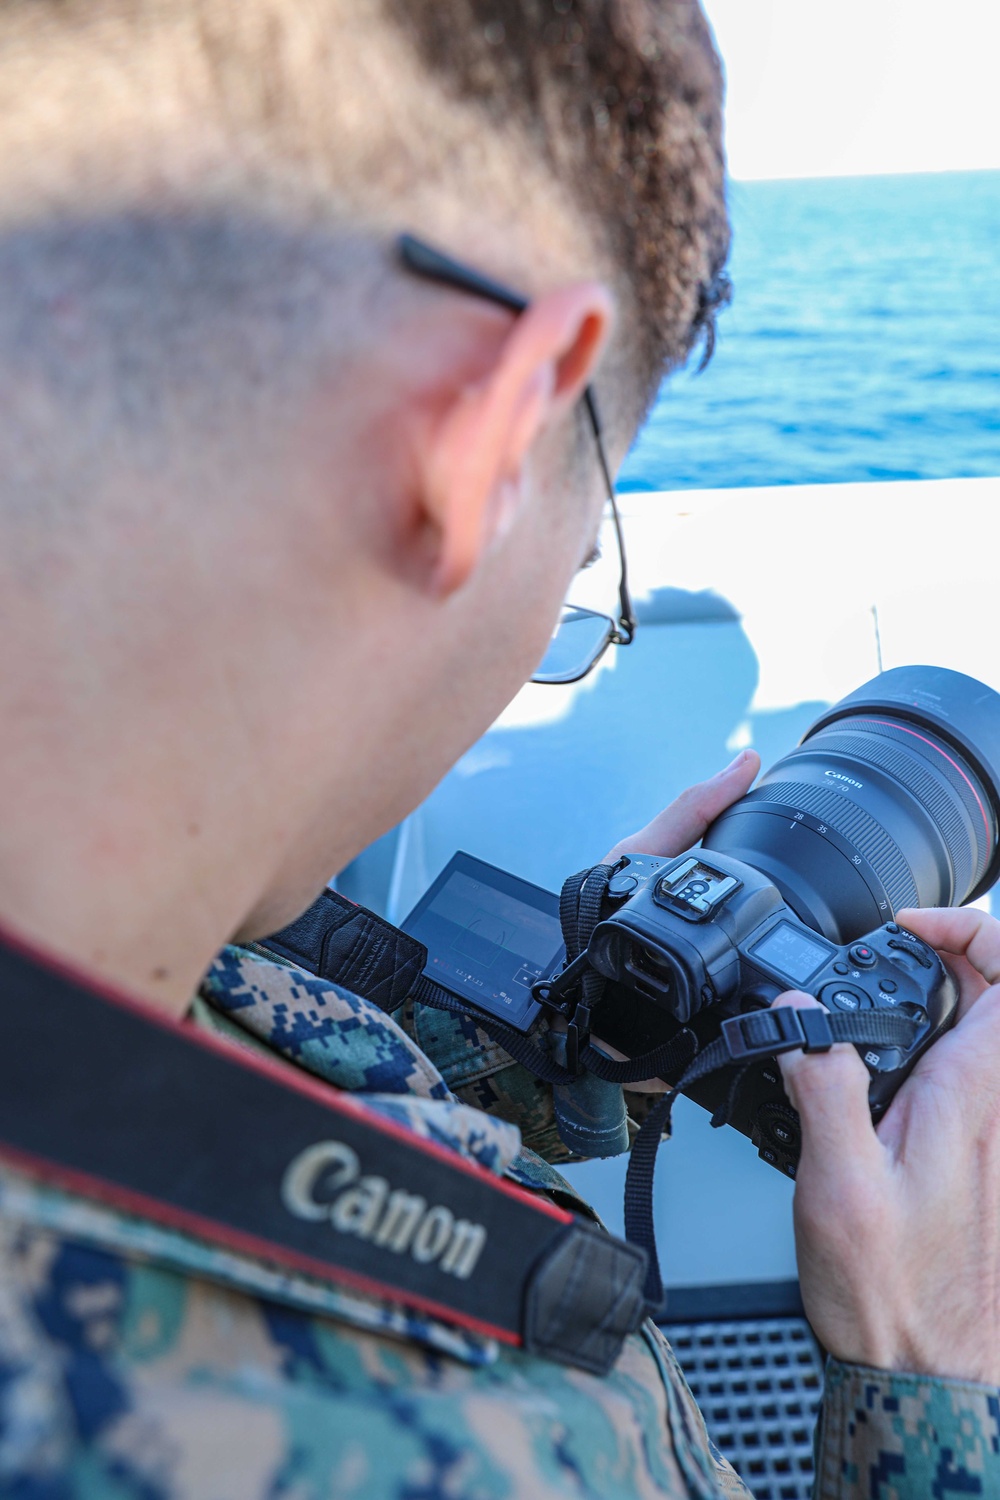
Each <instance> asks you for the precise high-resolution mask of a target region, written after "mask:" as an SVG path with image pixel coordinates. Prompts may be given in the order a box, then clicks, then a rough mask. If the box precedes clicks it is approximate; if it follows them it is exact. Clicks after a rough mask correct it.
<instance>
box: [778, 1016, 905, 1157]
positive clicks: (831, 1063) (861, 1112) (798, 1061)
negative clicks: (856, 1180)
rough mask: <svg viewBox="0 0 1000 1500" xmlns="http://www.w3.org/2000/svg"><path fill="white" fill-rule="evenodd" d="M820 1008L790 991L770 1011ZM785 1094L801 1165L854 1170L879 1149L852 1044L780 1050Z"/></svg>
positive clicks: (862, 1072) (863, 1069) (863, 1071)
mask: <svg viewBox="0 0 1000 1500" xmlns="http://www.w3.org/2000/svg"><path fill="white" fill-rule="evenodd" d="M781 1005H789V1006H792V1007H794V1008H795V1009H798V1010H806V1009H808V1008H809V1007H810V1006H811V1007H812V1008H813V1009H817V1010H823V1009H824V1008H825V1007H823V1006H822V1005H820V1003H819V1001H818V1000H816V999H814V998H813V996H812V995H805V994H802V993H801V991H799V990H792V991H790V992H789V993H788V994H785V995H779V996H778V998H777V1000H775V1001H774V1008H777V1007H778V1006H781ZM778 1064H779V1066H780V1068H781V1074H782V1078H783V1080H784V1084H785V1091H786V1093H787V1094H788V1097H789V1098H790V1099H791V1101H792V1103H793V1104H794V1106H795V1108H796V1109H797V1110H798V1112H799V1116H800V1118H801V1121H802V1163H803V1164H805V1165H806V1168H807V1171H808V1170H809V1163H810V1162H811V1161H817V1162H823V1163H824V1164H825V1165H826V1167H827V1169H829V1165H830V1163H831V1160H838V1159H839V1160H843V1161H847V1162H849V1163H850V1164H851V1166H852V1168H855V1169H856V1168H857V1166H858V1165H859V1164H862V1163H863V1162H864V1160H865V1159H866V1158H869V1157H873V1156H875V1155H877V1153H878V1152H879V1150H880V1147H879V1142H878V1137H877V1136H876V1134H875V1127H874V1125H873V1124H872V1117H871V1111H870V1109H869V1107H868V1085H869V1083H870V1077H869V1073H868V1069H867V1068H866V1067H865V1065H864V1063H863V1062H862V1061H861V1058H860V1057H859V1056H858V1054H857V1052H856V1051H855V1048H854V1046H853V1044H852V1043H850V1042H838V1043H836V1044H835V1045H834V1046H833V1047H831V1049H830V1051H829V1052H783V1053H781V1055H780V1056H779V1058H778Z"/></svg>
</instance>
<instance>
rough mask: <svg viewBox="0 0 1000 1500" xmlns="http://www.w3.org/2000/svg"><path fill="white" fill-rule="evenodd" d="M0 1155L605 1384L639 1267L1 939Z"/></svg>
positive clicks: (400, 1135)
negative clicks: (600, 1376) (601, 1377)
mask: <svg viewBox="0 0 1000 1500" xmlns="http://www.w3.org/2000/svg"><path fill="white" fill-rule="evenodd" d="M0 1158H2V1159H4V1160H6V1161H7V1162H8V1163H10V1164H11V1165H13V1166H15V1167H18V1168H20V1169H22V1170H24V1171H26V1172H28V1173H29V1174H31V1175H33V1176H37V1177H39V1178H41V1179H43V1180H46V1181H50V1182H52V1183H54V1184H56V1185H58V1186H60V1187H62V1188H64V1189H66V1190H68V1191H70V1192H76V1193H81V1194H83V1195H84V1196H86V1197H91V1198H95V1199H98V1200H100V1201H102V1202H105V1203H108V1204H110V1205H111V1206H112V1207H114V1208H116V1209H119V1210H121V1211H123V1212H125V1213H128V1214H138V1215H140V1216H142V1217H143V1218H147V1219H150V1220H152V1221H154V1222H156V1223H159V1224H163V1225H166V1226H168V1227H169V1228H172V1229H176V1230H179V1231H181V1232H184V1233H189V1234H193V1235H195V1236H197V1237H198V1238H199V1239H202V1240H205V1241H208V1242H210V1243H212V1244H215V1245H221V1246H224V1247H225V1248H227V1249H230V1250H233V1251H235V1252H237V1253H242V1254H247V1255H251V1256H254V1257H257V1258H262V1259H264V1260H266V1261H267V1262H269V1263H271V1264H272V1265H277V1266H279V1267H281V1268H282V1269H284V1270H287V1271H290V1272H296V1273H304V1274H306V1275H307V1276H311V1277H316V1278H318V1279H320V1280H323V1281H328V1282H332V1283H335V1284H340V1285H346V1286H348V1287H352V1288H355V1289H357V1290H359V1291H361V1292H364V1293H368V1294H371V1295H375V1296H378V1297H383V1298H388V1299H390V1300H392V1301H394V1302H398V1303H402V1304H404V1305H406V1306H408V1307H412V1308H415V1309H417V1310H420V1311H423V1312H425V1313H427V1314H429V1315H430V1316H432V1317H437V1318H441V1319H443V1320H445V1321H447V1322H450V1323H454V1324H457V1325H459V1326H461V1327H464V1328H467V1329H469V1330H471V1331H474V1332H477V1333H479V1334H483V1335H486V1336H488V1337H493V1338H496V1339H499V1340H502V1341H503V1342H505V1343H508V1344H514V1345H521V1346H523V1347H524V1348H526V1349H528V1350H531V1351H534V1352H536V1353H539V1354H542V1355H544V1356H546V1357H549V1358H552V1359H555V1360H559V1361H561V1362H564V1363H567V1364H572V1365H576V1366H578V1367H579V1368H581V1369H585V1370H591V1371H596V1372H598V1373H601V1372H604V1371H606V1370H607V1369H609V1368H610V1366H611V1364H613V1362H614V1360H615V1358H616V1357H617V1354H618V1352H619V1350H620V1348H621V1344H622V1341H623V1339H624V1338H625V1336H626V1334H627V1333H629V1332H631V1331H633V1330H634V1329H635V1328H637V1327H638V1326H639V1323H640V1322H641V1320H642V1318H643V1316H644V1315H645V1311H646V1308H645V1303H644V1299H643V1293H642V1286H643V1280H644V1276H645V1271H646V1257H645V1254H644V1253H643V1252H642V1251H641V1250H639V1249H637V1248H635V1247H633V1246H631V1245H626V1244H624V1243H622V1242H621V1241H619V1240H616V1239H615V1238H613V1237H612V1236H611V1235H608V1234H606V1233H604V1231H602V1230H600V1229H598V1228H597V1227H596V1226H595V1225H593V1224H590V1223H587V1222H585V1221H584V1220H582V1219H579V1218H576V1217H574V1216H573V1215H571V1214H569V1213H567V1212H565V1211H564V1210H562V1209H560V1208H558V1207H556V1206H555V1205H554V1204H553V1203H551V1202H550V1201H549V1200H548V1199H545V1198H543V1197H539V1196H536V1195H532V1194H530V1193H528V1192H525V1191H524V1190H522V1189H521V1188H519V1187H517V1186H515V1185H514V1184H513V1183H510V1182H507V1181H505V1180H503V1179H501V1178H499V1177H496V1176H494V1175H493V1174H492V1173H490V1172H488V1171H486V1170H484V1169H483V1168H480V1167H478V1166H476V1165H475V1164H474V1163H471V1162H467V1161H466V1160H465V1159H464V1158H462V1157H460V1156H458V1155H457V1154H456V1153H454V1152H451V1151H448V1150H446V1149H444V1148H442V1147H440V1146H437V1145H436V1144H434V1143H432V1142H429V1141H426V1140H423V1139H421V1138H419V1137H417V1136H415V1135H413V1134H412V1133H411V1132H409V1131H407V1130H405V1129H404V1128H402V1127H401V1126H399V1125H397V1124H396V1123H395V1122H394V1121H390V1120H388V1119H386V1118H383V1117H381V1116H379V1115H378V1114H376V1113H375V1112H374V1111H373V1110H371V1109H369V1108H366V1106H365V1104H364V1103H363V1101H361V1100H360V1099H359V1098H357V1097H355V1096H352V1095H350V1094H343V1093H340V1092H338V1091H337V1090H334V1089H333V1088H331V1087H330V1086H329V1085H325V1084H322V1083H320V1082H319V1081H318V1080H315V1079H312V1078H310V1077H309V1075H308V1074H306V1073H305V1072H301V1073H299V1072H297V1071H295V1070H293V1069H291V1068H289V1067H288V1066H287V1065H283V1064H281V1063H279V1062H277V1060H276V1061H275V1062H273V1063H272V1062H270V1061H269V1060H267V1059H265V1058H260V1057H257V1056H256V1055H254V1054H250V1053H245V1052H242V1051H238V1050H237V1049H234V1048H233V1047H231V1046H229V1045H227V1044H225V1043H223V1042H221V1041H219V1040H218V1039H217V1038H214V1037H212V1036H210V1035H206V1034H204V1033H200V1032H197V1031H195V1030H194V1029H193V1028H190V1027H187V1026H184V1025H179V1024H177V1023H174V1022H172V1021H169V1020H167V1019H165V1018H162V1017H159V1016H157V1015H156V1014H154V1013H153V1012H152V1011H150V1010H149V1009H148V1008H147V1007H145V1006H143V1005H140V1004H137V1003H135V1002H134V1001H131V1000H129V999H127V998H125V997H122V996H120V995H116V994H113V993H109V992H98V991H97V990H95V989H94V988H93V987H92V986H91V985H90V984H89V983H88V982H85V981H82V980H80V979H78V978H77V977H76V976H75V975H73V974H71V973H69V972H67V971H65V970H62V969H60V968H59V967H58V966H55V965H51V964H50V963H48V962H47V961H38V960H36V959H35V958H34V957H33V956H32V955H31V954H30V953H29V952H27V951H26V950H24V949H23V948H21V947H20V946H19V945H18V944H16V943H13V942H10V941H5V942H4V943H3V944H0Z"/></svg>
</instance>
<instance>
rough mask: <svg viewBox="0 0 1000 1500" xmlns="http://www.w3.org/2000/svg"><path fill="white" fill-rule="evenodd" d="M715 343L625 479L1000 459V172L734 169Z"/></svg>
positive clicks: (913, 471)
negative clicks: (723, 304)
mask: <svg viewBox="0 0 1000 1500" xmlns="http://www.w3.org/2000/svg"><path fill="white" fill-rule="evenodd" d="M730 207H731V216H732V221H733V230H734V240H733V253H732V258H731V265H730V271H731V275H732V279H733V284H734V300H733V304H732V306H731V307H730V308H729V309H728V310H727V311H725V312H724V313H723V314H722V316H721V317H720V320H719V341H718V345H717V348H716V353H715V358H714V359H713V361H712V363H711V364H710V365H709V367H708V369H707V370H706V371H705V372H704V373H703V374H702V375H700V376H695V375H694V374H693V373H692V372H690V371H683V372H681V373H679V374H678V375H675V376H674V377H673V379H672V380H670V381H668V382H667V384H666V385H665V386H664V388H663V390H662V391H661V392H660V396H659V399H658V400H657V403H656V405H655V407H654V409H653V412H652V414H651V417H650V420H649V422H648V424H647V426H646V427H645V429H644V430H643V432H642V433H641V435H640V437H639V439H638V441H637V443H636V445H635V447H634V449H633V451H632V453H631V454H630V456H629V458H628V460H627V461H626V464H625V466H624V468H623V470H622V473H621V476H620V481H619V487H620V488H621V489H623V490H659V489H692V488H695V489H698V488H729V487H735V486H741V485H779V484H816V483H824V482H829V483H832V482H836V481H847V480H872V479H936V478H945V477H950V476H961V475H996V474H1000V172H954V173H941V174H935V175H926V176H923V175H920V176H905V177H902V176H901V177H859V178H827V179H823V180H810V181H794V182H755V183H735V184H734V185H733V187H732V189H731V202H730Z"/></svg>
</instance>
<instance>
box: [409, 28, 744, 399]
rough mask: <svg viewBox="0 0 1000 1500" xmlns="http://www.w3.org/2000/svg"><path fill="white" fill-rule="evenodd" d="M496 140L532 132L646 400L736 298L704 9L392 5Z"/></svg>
mask: <svg viewBox="0 0 1000 1500" xmlns="http://www.w3.org/2000/svg"><path fill="white" fill-rule="evenodd" d="M385 5H386V10H387V14H388V15H389V16H390V17H391V19H392V20H393V21H394V23H395V24H396V25H397V26H398V27H399V28H400V29H401V30H402V31H403V33H404V34H405V35H406V36H407V37H408V38H410V39H411V41H412V43H413V45H414V46H415V47H416V49H417V52H418V55H419V57H420V59H421V61H422V63H423V65H424V67H425V69H426V70H427V72H428V73H429V74H430V75H431V77H433V78H435V79H437V80H438V82H439V84H440V86H441V87H442V88H444V89H445V90H446V91H448V92H449V93H450V94H452V95H453V96H455V97H456V98H457V99H459V100H461V101H462V102H463V103H465V104H467V105H471V106H473V107H474V108H475V109H477V110H478V111H479V112H480V114H481V116H482V120H483V128H484V129H493V130H496V129H501V130H503V129H508V130H510V129H513V130H514V131H516V132H518V133H520V134H521V135H522V136H524V137H526V138H527V140H528V143H529V145H530V147H531V149H532V150H533V151H534V153H535V154H536V155H537V156H538V157H540V158H542V159H543V160H544V162H545V164H546V165H547V167H548V170H549V171H550V173H551V174H552V176H553V178H554V179H556V180H557V181H559V182H560V183H561V184H562V185H563V187H564V188H565V189H567V190H568V193H569V195H570V197H571V199H572V200H573V202H574V203H575V205H576V206H577V208H578V209H579V211H580V213H581V217H582V219H583V221H584V223H585V224H586V226H587V229H588V231H589V233H590V234H591V236H592V237H593V239H594V241H595V243H596V244H597V245H598V246H600V247H601V248H602V249H603V250H604V251H605V253H606V255H607V257H608V259H609V261H610V263H611V265H612V266H613V267H614V269H615V271H616V272H617V273H618V275H617V278H616V279H617V280H618V281H619V289H621V284H622V283H624V287H625V289H626V291H627V295H628V297H629V300H630V301H631V303H632V307H631V309H630V311H631V313H632V317H631V318H630V319H629V322H630V324H631V327H630V329H629V334H630V337H631V340H632V349H631V350H630V353H631V355H632V357H633V358H634V360H635V361H636V362H637V369H636V370H635V372H634V373H635V374H636V375H637V376H638V379H639V381H640V384H641V386H642V387H643V388H644V393H645V396H646V399H648V397H649V395H650V394H651V392H652V390H653V389H655V386H656V384H657V383H658V380H659V378H660V377H661V376H662V375H663V373H664V372H665V371H666V370H667V369H670V368H672V367H673V366H675V365H676V364H678V363H680V362H682V361H683V360H684V359H685V358H686V357H687V356H688V355H689V354H690V352H691V350H692V348H693V347H694V346H695V345H696V344H697V343H698V342H699V341H704V346H705V358H706V360H707V358H708V357H710V356H711V353H712V348H713V345H714V327H715V325H714V317H715V313H716V311H717V310H718V308H719V307H720V306H722V305H724V304H725V302H726V301H728V298H729V290H730V289H729V282H728V280H727V278H726V276H725V273H724V266H725V262H726V257H727V254H728V250H729V227H728V219H727V215H726V207H725V169H724V157H723V147H722V78H721V70H720V66H719V61H718V57H717V55H716V52H715V48H714V46H713V43H712V38H711V35H710V32H709V29H708V26H707V24H706V21H705V18H704V16H703V14H702V12H701V9H700V6H699V4H698V0H385Z"/></svg>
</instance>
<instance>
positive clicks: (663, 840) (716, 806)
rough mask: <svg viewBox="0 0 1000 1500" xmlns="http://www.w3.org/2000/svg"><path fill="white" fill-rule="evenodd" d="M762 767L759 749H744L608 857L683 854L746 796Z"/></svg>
mask: <svg viewBox="0 0 1000 1500" xmlns="http://www.w3.org/2000/svg"><path fill="white" fill-rule="evenodd" d="M759 770H760V756H759V755H758V754H757V752H756V751H755V750H741V751H740V753H739V755H737V757H736V759H735V760H734V761H732V762H731V763H730V764H729V765H728V766H726V768H725V770H724V771H719V772H718V773H717V774H716V775H715V776H713V777H711V778H710V780H708V781H700V782H699V783H698V785H697V786H690V787H688V789H687V791H686V792H682V793H681V795H680V796H679V797H678V798H677V800H676V801H675V802H671V804H670V806H669V807H666V808H664V810H663V811H662V812H661V813H658V814H657V816H656V817H655V818H654V819H653V820H652V822H651V823H647V824H646V826H645V828H640V830H639V832H638V833H633V834H632V835H631V837H630V838H627V839H621V840H620V841H619V842H618V843H617V844H616V845H615V847H614V848H613V849H612V850H611V852H610V854H607V855H605V859H606V860H609V861H614V860H615V859H617V858H618V856H619V855H621V854H658V855H663V856H668V857H669V856H671V855H674V854H682V853H683V852H684V850H685V849H690V848H691V846H692V844H697V842H698V840H699V839H700V838H701V837H702V835H703V834H704V832H705V830H706V829H707V828H708V825H709V824H710V823H714V821H715V819H716V818H717V817H718V816H719V814H720V813H722V812H725V810H726V808H727V807H731V806H732V804H733V803H734V802H738V801H739V799H740V798H741V797H742V796H744V795H745V794H746V793H747V792H748V791H749V790H750V787H751V785H752V784H753V779H754V777H755V776H756V775H757V772H758V771H759Z"/></svg>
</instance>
